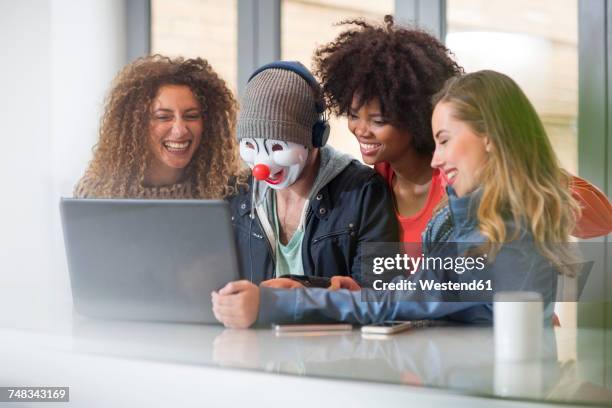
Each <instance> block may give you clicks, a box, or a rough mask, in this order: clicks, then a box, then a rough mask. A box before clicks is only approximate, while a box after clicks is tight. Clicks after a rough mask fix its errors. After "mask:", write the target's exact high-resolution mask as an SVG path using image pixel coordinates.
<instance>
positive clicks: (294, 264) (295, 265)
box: [272, 194, 304, 278]
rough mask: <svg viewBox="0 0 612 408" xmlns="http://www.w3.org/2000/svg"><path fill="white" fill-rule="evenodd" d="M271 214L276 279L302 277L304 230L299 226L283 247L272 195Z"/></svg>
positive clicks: (274, 198) (274, 199) (274, 197)
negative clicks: (274, 236) (274, 244)
mask: <svg viewBox="0 0 612 408" xmlns="http://www.w3.org/2000/svg"><path fill="white" fill-rule="evenodd" d="M272 214H274V233H275V234H276V271H275V272H276V277H277V278H280V277H281V276H283V275H289V274H293V275H304V265H303V264H302V241H303V240H304V228H302V225H300V226H299V227H298V229H297V230H296V231H295V232H294V233H293V236H292V237H291V239H290V240H289V242H288V243H287V245H283V244H281V242H280V233H279V226H278V215H277V214H276V196H275V195H274V194H272Z"/></svg>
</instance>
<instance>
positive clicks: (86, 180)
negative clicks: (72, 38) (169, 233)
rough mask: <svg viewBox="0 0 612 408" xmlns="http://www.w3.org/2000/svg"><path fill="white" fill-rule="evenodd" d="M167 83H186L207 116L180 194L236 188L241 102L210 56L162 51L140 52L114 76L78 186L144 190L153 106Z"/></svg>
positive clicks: (100, 193) (112, 192)
mask: <svg viewBox="0 0 612 408" xmlns="http://www.w3.org/2000/svg"><path fill="white" fill-rule="evenodd" d="M163 85H186V86H188V87H189V88H190V89H191V91H192V92H193V94H194V96H195V97H196V99H197V100H198V102H199V104H200V107H201V114H202V117H203V118H204V130H203V134H202V141H201V143H200V146H199V147H198V149H197V150H196V152H195V153H194V155H193V157H192V159H191V161H190V163H189V165H188V166H187V168H186V169H185V178H184V180H183V183H182V185H183V186H186V187H187V188H184V187H182V188H179V189H178V190H177V191H180V192H181V193H180V194H178V195H179V197H180V196H182V195H186V197H184V198H222V197H225V196H227V195H228V194H231V193H233V192H234V191H235V189H234V187H235V183H236V180H238V179H239V177H237V175H238V174H239V172H240V161H239V158H238V153H237V152H238V149H237V141H236V138H235V134H234V131H235V124H236V106H237V104H236V101H235V99H234V97H233V95H232V93H231V91H230V90H229V89H228V87H227V86H226V84H225V81H223V79H221V78H220V77H219V76H218V75H217V74H216V73H215V71H213V69H212V68H211V66H210V65H209V64H208V62H207V61H206V60H204V59H201V58H195V59H183V58H175V59H170V58H167V57H163V56H161V55H153V56H148V57H143V58H139V59H137V60H136V61H134V62H132V63H131V64H129V65H127V66H126V67H125V68H123V70H122V71H121V72H120V73H119V74H118V75H117V77H116V78H115V80H114V82H113V84H112V89H111V91H110V93H109V95H108V97H107V100H106V107H105V110H104V115H103V116H102V121H101V124H100V136H99V141H98V143H97V144H96V146H95V147H94V149H93V159H92V160H91V162H90V163H89V167H88V168H87V170H86V172H85V175H84V176H83V179H82V180H81V182H80V183H79V185H77V191H79V190H80V191H87V195H88V196H91V197H113V198H127V197H139V196H142V194H143V193H142V192H143V190H144V188H143V181H144V173H145V169H146V166H147V164H148V162H149V160H150V153H149V149H148V147H147V135H148V132H149V119H150V107H151V103H152V101H153V100H154V98H155V96H156V95H157V92H158V90H159V88H160V87H161V86H163ZM232 185H233V186H232ZM179 197H175V198H179Z"/></svg>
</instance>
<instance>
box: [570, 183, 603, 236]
mask: <svg viewBox="0 0 612 408" xmlns="http://www.w3.org/2000/svg"><path fill="white" fill-rule="evenodd" d="M571 187H572V195H573V196H574V198H575V199H576V200H578V203H579V204H580V207H582V215H581V216H580V218H579V219H578V221H577V223H576V228H575V229H574V232H573V233H572V235H574V236H575V237H578V238H583V239H586V238H593V237H600V236H602V235H608V234H609V233H611V232H612V204H610V201H609V200H608V197H606V195H605V194H604V193H602V192H601V191H600V190H599V189H598V188H597V187H595V186H594V185H592V184H591V183H589V182H588V181H586V180H584V179H581V178H580V177H576V176H573V178H572V182H571Z"/></svg>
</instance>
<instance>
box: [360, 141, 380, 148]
mask: <svg viewBox="0 0 612 408" xmlns="http://www.w3.org/2000/svg"><path fill="white" fill-rule="evenodd" d="M359 146H361V148H362V149H364V150H372V149H376V148H377V147H380V143H363V142H359Z"/></svg>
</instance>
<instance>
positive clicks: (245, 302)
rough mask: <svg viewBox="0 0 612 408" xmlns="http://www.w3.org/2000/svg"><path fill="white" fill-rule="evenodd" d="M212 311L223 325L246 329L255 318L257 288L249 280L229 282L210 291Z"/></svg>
mask: <svg viewBox="0 0 612 408" xmlns="http://www.w3.org/2000/svg"><path fill="white" fill-rule="evenodd" d="M211 295H212V304H213V313H214V314H215V317H216V318H217V320H218V321H220V322H221V323H223V324H224V325H225V327H229V328H232V329H246V328H248V327H250V326H251V325H252V324H253V323H255V321H256V320H257V314H258V313H259V288H258V287H257V285H254V284H252V283H251V282H249V281H246V280H241V281H235V282H230V283H228V284H227V285H225V286H224V287H223V288H222V289H220V290H219V291H218V292H212V294H211Z"/></svg>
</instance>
